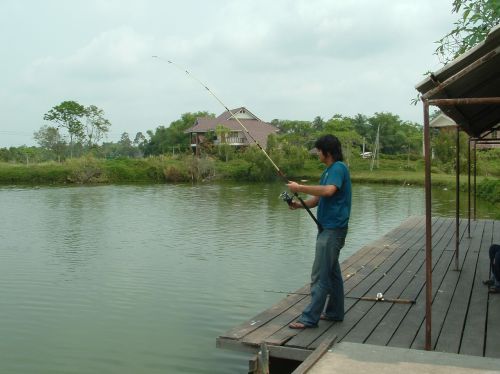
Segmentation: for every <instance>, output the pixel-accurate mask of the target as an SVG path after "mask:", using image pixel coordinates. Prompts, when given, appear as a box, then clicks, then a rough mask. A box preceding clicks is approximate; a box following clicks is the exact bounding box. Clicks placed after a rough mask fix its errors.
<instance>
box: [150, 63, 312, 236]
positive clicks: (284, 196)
mask: <svg viewBox="0 0 500 374" xmlns="http://www.w3.org/2000/svg"><path fill="white" fill-rule="evenodd" d="M152 57H153V58H156V59H159V60H162V61H165V62H167V63H169V64H171V65H173V66H175V67H176V68H177V69H179V70H181V71H183V72H184V73H186V75H188V76H189V77H190V78H192V79H194V80H195V81H196V82H198V83H199V84H200V85H201V86H202V87H203V88H205V89H206V90H207V91H208V92H209V93H210V94H211V95H212V96H213V97H214V98H215V99H216V100H217V101H218V102H219V103H220V104H221V105H222V106H223V107H224V108H225V109H226V110H227V111H228V112H229V113H230V114H231V116H232V118H234V119H235V120H236V122H238V124H239V125H240V126H241V127H242V129H243V130H244V131H245V132H246V134H247V135H248V136H249V137H250V139H252V141H253V142H254V143H255V144H256V145H257V147H259V149H260V150H261V151H262V152H263V153H264V155H265V156H266V157H267V159H268V160H269V162H271V165H273V167H274V169H275V170H276V173H277V174H278V176H279V177H280V178H282V179H283V180H284V181H285V183H289V182H290V181H289V180H288V178H287V177H286V175H285V174H284V173H283V171H281V169H280V168H279V167H278V165H276V163H275V162H274V161H273V159H272V158H271V156H269V154H268V153H267V152H266V150H265V149H264V148H262V146H261V145H260V144H259V142H258V141H257V140H256V139H255V138H254V137H253V135H252V134H251V133H250V131H248V129H247V128H246V127H245V125H243V123H242V122H241V121H240V120H239V118H238V117H237V116H236V115H235V114H234V113H233V112H232V111H231V110H230V109H229V108H228V107H227V105H226V104H224V103H223V102H222V100H221V99H219V98H218V97H217V95H215V94H214V93H213V92H212V91H211V90H210V88H208V87H207V86H206V85H205V84H204V83H203V82H202V81H200V80H199V79H198V78H196V77H195V76H194V75H193V74H191V73H190V72H189V71H188V70H186V69H184V68H182V67H181V66H179V65H178V64H176V63H175V62H173V61H171V60H165V59H163V58H161V57H159V56H152ZM293 196H294V197H296V198H297V199H298V200H299V201H300V203H301V204H302V206H303V207H304V209H305V210H306V211H307V213H308V214H309V216H310V217H311V218H312V219H313V221H314V222H315V223H316V225H317V226H318V229H320V230H321V229H322V226H321V224H320V223H319V221H318V220H317V219H316V217H315V216H314V214H313V213H312V212H311V210H310V209H309V207H308V206H307V205H306V203H305V201H304V200H303V199H302V198H301V197H300V196H299V195H298V194H297V192H294V193H293ZM280 197H281V198H282V199H283V200H284V201H285V202H286V203H287V204H288V205H289V206H290V205H291V204H292V202H293V197H292V196H290V195H289V194H288V193H287V192H286V191H285V192H283V193H282V194H281V195H280Z"/></svg>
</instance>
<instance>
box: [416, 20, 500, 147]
mask: <svg viewBox="0 0 500 374" xmlns="http://www.w3.org/2000/svg"><path fill="white" fill-rule="evenodd" d="M416 89H417V90H418V91H419V92H420V93H421V94H422V97H423V98H425V99H428V100H434V99H459V98H486V97H500V25H499V26H497V27H495V28H494V29H492V30H491V31H490V33H489V34H488V37H487V38H486V39H485V40H484V41H483V42H481V43H480V44H479V45H477V46H476V47H474V48H472V49H471V50H470V51H468V52H466V53H465V54H463V55H461V56H460V57H458V58H457V59H455V60H453V61H451V62H450V63H448V64H446V65H445V66H444V67H443V68H442V69H440V70H438V71H436V72H435V73H432V74H430V76H429V77H427V78H426V79H425V80H423V81H422V82H420V83H419V84H417V86H416ZM438 106H439V108H440V109H441V110H442V111H443V112H444V113H445V114H446V115H447V116H449V117H450V118H452V119H453V120H454V121H455V122H456V123H457V125H458V126H460V127H461V128H462V129H463V130H464V131H465V132H467V133H468V134H469V135H471V136H474V137H480V136H481V134H483V133H485V132H486V131H487V130H490V129H491V128H495V127H497V126H499V123H500V105H498V104H474V105H470V104H469V105H465V104H463V105H453V106H448V105H438Z"/></svg>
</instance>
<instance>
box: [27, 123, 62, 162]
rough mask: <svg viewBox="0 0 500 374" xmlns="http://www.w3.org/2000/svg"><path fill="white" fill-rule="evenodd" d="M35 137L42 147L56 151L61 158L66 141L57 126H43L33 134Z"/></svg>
mask: <svg viewBox="0 0 500 374" xmlns="http://www.w3.org/2000/svg"><path fill="white" fill-rule="evenodd" d="M33 137H34V138H35V140H36V141H37V143H38V145H39V146H40V147H42V148H44V149H47V150H49V151H52V152H54V153H55V155H56V156H57V157H58V158H59V159H60V158H61V155H62V153H63V151H64V148H65V147H66V142H65V141H64V139H63V137H62V136H61V134H60V132H59V129H58V128H57V127H52V126H47V125H45V126H42V127H41V128H40V130H38V131H36V132H35V133H34V134H33Z"/></svg>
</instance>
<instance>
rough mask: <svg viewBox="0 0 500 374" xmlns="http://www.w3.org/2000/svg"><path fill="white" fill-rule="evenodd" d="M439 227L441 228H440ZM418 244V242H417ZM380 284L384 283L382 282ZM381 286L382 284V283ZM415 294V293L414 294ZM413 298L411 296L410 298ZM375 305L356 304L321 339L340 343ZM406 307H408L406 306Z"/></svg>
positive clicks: (372, 303)
mask: <svg viewBox="0 0 500 374" xmlns="http://www.w3.org/2000/svg"><path fill="white" fill-rule="evenodd" d="M440 227H441V226H440ZM433 230H435V231H438V230H439V228H437V226H436V227H433ZM417 242H418V240H417ZM382 282H384V281H383V280H382ZM382 284H383V283H382ZM383 287H389V284H388V283H387V284H385V285H384V286H383ZM415 294H417V293H415ZM410 298H413V295H412V297H410ZM376 304H377V303H376V302H368V301H360V302H358V303H356V305H355V307H354V308H353V309H352V310H350V311H349V313H347V314H346V318H345V319H344V322H342V323H341V324H338V325H333V326H332V327H331V328H330V329H329V330H328V331H327V332H326V333H325V334H324V335H323V336H322V337H321V339H324V338H325V337H328V336H331V335H337V337H338V339H339V341H341V340H342V339H343V338H344V336H345V335H346V334H347V333H348V332H349V331H350V330H351V329H352V328H353V327H355V326H356V325H357V323H358V322H359V321H360V320H361V319H362V318H363V317H364V315H366V313H367V312H368V311H369V310H370V309H371V308H372V307H373V306H375V305H376ZM407 307H408V306H407ZM319 342H320V339H317V340H316V341H314V342H311V343H310V344H309V345H308V348H314V347H316V346H317V344H319ZM289 343H290V344H291V343H293V340H292V341H290V342H289Z"/></svg>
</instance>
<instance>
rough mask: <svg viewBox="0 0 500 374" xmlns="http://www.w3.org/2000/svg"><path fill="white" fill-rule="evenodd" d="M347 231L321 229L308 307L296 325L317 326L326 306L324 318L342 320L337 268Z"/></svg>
mask: <svg viewBox="0 0 500 374" xmlns="http://www.w3.org/2000/svg"><path fill="white" fill-rule="evenodd" d="M346 235H347V227H346V228H341V229H324V230H322V231H320V232H319V233H318V236H317V238H316V255H315V257H314V263H313V267H312V272H311V282H312V283H311V303H310V304H309V305H308V306H307V307H306V308H305V309H304V311H303V312H302V316H301V317H300V318H299V321H300V322H302V323H303V324H305V325H307V326H316V325H317V324H318V322H319V319H320V317H321V313H322V312H323V308H324V307H325V303H326V299H327V297H328V295H330V298H329V300H328V304H327V305H326V309H325V315H326V316H327V317H328V318H330V319H333V320H339V321H341V320H343V319H344V281H343V279H342V273H341V271H340V265H339V253H340V250H341V249H342V247H343V246H344V243H345V237H346Z"/></svg>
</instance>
